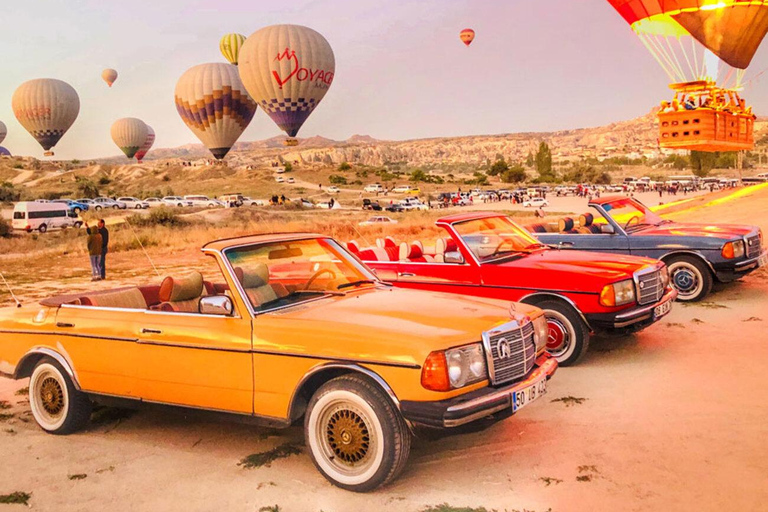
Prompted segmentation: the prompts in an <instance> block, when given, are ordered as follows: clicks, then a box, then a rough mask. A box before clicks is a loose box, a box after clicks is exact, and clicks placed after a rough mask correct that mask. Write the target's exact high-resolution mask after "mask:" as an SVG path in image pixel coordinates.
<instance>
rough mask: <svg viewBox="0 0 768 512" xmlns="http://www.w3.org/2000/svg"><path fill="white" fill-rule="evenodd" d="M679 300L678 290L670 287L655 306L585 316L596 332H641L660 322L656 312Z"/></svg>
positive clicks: (647, 305)
mask: <svg viewBox="0 0 768 512" xmlns="http://www.w3.org/2000/svg"><path fill="white" fill-rule="evenodd" d="M676 298H677V290H675V289H674V288H672V287H670V288H669V289H668V290H667V292H666V293H665V294H664V296H663V297H661V299H659V300H658V301H657V302H654V303H653V304H645V305H643V306H636V307H634V308H632V309H624V310H622V311H618V312H616V313H591V314H587V315H584V316H585V317H586V319H587V322H589V325H590V326H591V327H592V328H593V329H594V330H595V331H598V332H599V331H601V330H603V331H611V330H616V329H631V330H635V331H637V330H640V329H643V328H645V327H647V326H649V325H651V324H652V323H654V322H656V321H657V320H659V319H660V318H661V317H659V318H656V317H655V316H654V310H655V309H656V307H657V306H660V305H662V304H664V303H665V302H668V301H674V300H675V299H676Z"/></svg>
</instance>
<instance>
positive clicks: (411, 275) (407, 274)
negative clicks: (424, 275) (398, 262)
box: [397, 272, 416, 277]
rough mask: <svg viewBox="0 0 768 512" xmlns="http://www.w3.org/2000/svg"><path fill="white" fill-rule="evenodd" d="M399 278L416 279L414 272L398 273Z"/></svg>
mask: <svg viewBox="0 0 768 512" xmlns="http://www.w3.org/2000/svg"><path fill="white" fill-rule="evenodd" d="M397 277H416V274H414V273H413V272H398V273H397Z"/></svg>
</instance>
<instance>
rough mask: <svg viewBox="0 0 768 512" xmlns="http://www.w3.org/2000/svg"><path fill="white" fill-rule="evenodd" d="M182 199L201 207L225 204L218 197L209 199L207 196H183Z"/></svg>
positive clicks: (214, 206)
mask: <svg viewBox="0 0 768 512" xmlns="http://www.w3.org/2000/svg"><path fill="white" fill-rule="evenodd" d="M184 200H185V201H187V202H188V203H191V205H192V206H197V207H202V208H216V207H224V206H226V205H225V204H224V203H223V202H222V201H219V200H218V199H211V198H210V197H208V196H184Z"/></svg>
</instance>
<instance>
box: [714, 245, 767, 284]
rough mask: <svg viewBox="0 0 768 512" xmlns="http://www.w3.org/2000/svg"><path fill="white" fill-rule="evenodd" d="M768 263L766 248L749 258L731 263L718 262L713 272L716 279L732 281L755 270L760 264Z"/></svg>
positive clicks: (726, 281) (725, 281)
mask: <svg viewBox="0 0 768 512" xmlns="http://www.w3.org/2000/svg"><path fill="white" fill-rule="evenodd" d="M766 265H768V249H766V250H764V251H763V252H762V253H760V255H759V256H756V257H754V258H750V259H748V260H744V261H739V262H736V263H734V264H733V265H727V266H726V264H722V263H721V264H719V265H716V266H715V274H717V279H718V280H719V281H722V282H724V283H728V282H730V281H734V280H736V279H738V278H740V277H743V276H745V275H747V274H749V273H750V272H752V271H754V270H757V269H758V268H760V267H762V266H766Z"/></svg>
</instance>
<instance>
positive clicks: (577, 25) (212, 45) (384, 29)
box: [0, 0, 768, 160]
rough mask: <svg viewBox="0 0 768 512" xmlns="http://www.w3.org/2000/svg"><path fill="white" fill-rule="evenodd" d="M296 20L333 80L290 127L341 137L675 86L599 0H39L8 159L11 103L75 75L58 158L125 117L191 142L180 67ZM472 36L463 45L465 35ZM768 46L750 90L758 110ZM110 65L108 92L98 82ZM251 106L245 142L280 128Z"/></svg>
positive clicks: (21, 49) (8, 46)
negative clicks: (181, 110) (318, 44)
mask: <svg viewBox="0 0 768 512" xmlns="http://www.w3.org/2000/svg"><path fill="white" fill-rule="evenodd" d="M277 23H292V24H299V25H306V26H309V27H312V28H314V29H315V30H317V31H319V32H320V33H322V34H323V35H324V36H325V37H326V39H327V40H328V41H329V43H330V44H331V46H332V48H333V50H334V53H335V56H336V75H335V78H334V82H333V84H332V86H331V88H330V90H329V92H328V94H327V95H326V96H325V99H324V100H323V102H322V103H321V104H320V106H319V107H318V108H317V110H315V112H314V113H313V114H312V116H311V117H310V119H309V120H308V121H307V122H306V124H305V125H304V127H303V128H302V130H301V132H300V133H299V137H310V136H314V135H322V136H324V137H328V138H331V139H336V140H343V139H346V138H348V137H350V136H351V135H353V134H364V135H371V136H373V137H375V138H378V139H387V140H403V139H413V138H425V137H442V136H457V135H478V134H496V133H511V132H530V131H553V130H561V129H571V128H579V127H587V126H599V125H603V124H608V123H611V122H614V121H620V120H624V119H630V118H633V117H637V116H640V115H643V114H645V113H647V112H648V111H649V110H650V109H651V108H652V107H653V106H654V105H657V104H658V102H659V101H661V100H662V99H667V97H668V96H670V92H669V89H668V88H667V85H666V84H667V82H668V81H669V80H668V79H667V76H666V75H665V74H664V72H663V71H662V70H661V68H660V67H659V65H658V64H657V63H656V61H655V60H654V59H653V58H652V57H651V55H650V54H649V53H648V51H647V50H646V49H645V47H644V46H643V45H642V44H641V43H640V41H639V40H638V38H637V37H636V36H635V35H634V34H633V33H632V32H631V30H630V29H629V27H628V26H627V24H626V23H625V22H624V21H623V20H622V19H621V17H619V15H618V14H617V13H616V12H615V11H614V10H613V8H612V7H611V6H610V5H609V4H608V2H607V1H605V0H410V1H405V0H380V1H374V0H279V1H274V0H272V1H264V0H247V1H246V0H130V1H119V2H105V1H104V0H67V1H66V2H64V1H61V0H35V1H33V2H30V1H27V2H16V3H15V4H14V8H13V9H6V10H5V11H4V13H3V31H2V35H1V36H0V41H2V48H3V50H2V51H3V57H2V60H0V120H1V121H3V122H5V124H6V125H7V127H8V136H7V138H6V140H5V141H4V142H3V146H5V147H7V148H8V149H10V150H11V152H13V153H14V154H20V155H31V156H36V157H40V156H42V152H43V150H42V148H40V146H39V145H38V144H37V143H36V142H35V140H34V139H32V137H31V136H30V135H29V134H27V133H26V131H25V130H24V129H23V128H22V127H21V125H20V124H19V123H18V121H17V120H16V118H15V117H14V116H13V112H12V110H11V97H12V95H13V91H14V90H15V89H16V87H18V86H19V85H20V84H21V83H22V82H24V81H26V80H29V79H33V78H58V79H61V80H64V81H66V82H68V83H70V84H71V85H72V86H73V87H74V88H75V89H76V90H77V92H78V94H79V96H80V101H81V109H80V116H79V117H78V120H77V121H76V122H75V124H74V125H73V127H72V128H71V129H70V131H69V132H68V133H67V134H66V135H65V136H64V138H63V139H62V140H61V141H60V142H59V144H58V145H57V147H56V148H55V149H56V157H57V158H62V159H73V158H79V159H81V160H83V159H89V158H97V157H106V156H115V155H117V154H119V150H118V149H117V147H116V146H115V145H114V143H113V142H112V140H111V138H110V135H109V128H110V126H111V124H112V123H113V122H114V121H115V120H116V119H119V118H121V117H138V118H140V119H143V120H144V121H145V122H147V123H148V124H149V125H151V126H152V127H153V128H154V130H155V132H156V133H157V141H156V143H155V147H175V146H180V145H184V144H190V143H197V142H198V141H197V139H196V137H195V136H194V135H193V134H192V132H190V131H189V130H188V129H187V127H186V126H185V125H184V123H183V122H182V120H181V118H180V117H179V116H178V114H177V112H176V108H175V105H174V100H173V93H174V88H175V85H176V82H177V80H178V79H179V77H180V76H181V75H182V74H183V73H184V71H185V70H186V69H188V68H190V67H192V66H194V65H197V64H200V63H204V62H223V61H224V60H223V57H222V56H221V54H220V53H219V48H218V43H219V39H220V37H221V36H222V35H223V34H225V33H228V32H239V33H242V34H246V35H250V34H252V33H253V32H255V31H256V30H258V29H259V28H261V27H264V26H267V25H272V24H277ZM466 27H471V28H473V29H474V30H475V31H476V33H477V36H476V39H475V41H474V43H473V44H472V46H471V47H469V48H466V47H465V46H464V45H463V44H462V43H461V42H460V41H459V32H460V30H461V29H463V28H466ZM765 46H766V45H763V48H761V50H760V51H759V52H758V54H757V55H756V57H755V59H754V61H753V63H752V66H751V68H750V69H751V70H752V71H750V73H748V75H747V76H748V77H749V76H750V75H751V76H755V77H756V78H755V79H754V80H753V81H752V82H750V84H749V87H748V88H747V90H746V93H745V94H746V96H747V99H748V100H749V101H750V102H751V103H752V104H753V105H754V106H755V110H756V112H757V113H758V114H760V113H768V94H766V93H768V75H766V77H765V78H763V79H762V80H761V79H760V77H759V76H757V75H759V72H760V71H761V70H763V69H765V68H766V67H768V53H767V52H768V50H766V49H765ZM106 67H113V68H115V69H117V70H118V72H119V73H120V77H119V78H118V81H117V82H116V83H115V85H114V87H113V88H111V89H110V88H108V87H107V86H106V84H104V83H103V82H102V81H101V71H102V69H104V68H106ZM280 134H281V132H280V131H279V129H278V128H277V127H276V126H275V125H274V124H273V123H272V121H271V120H270V119H269V118H268V117H267V116H266V115H265V114H264V113H263V112H261V111H259V112H257V115H256V117H255V118H254V120H253V121H252V123H251V125H250V126H249V127H248V129H247V130H246V131H245V133H244V134H243V136H242V138H241V139H240V140H246V141H248V140H258V139H264V138H269V137H273V136H276V135H280Z"/></svg>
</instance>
